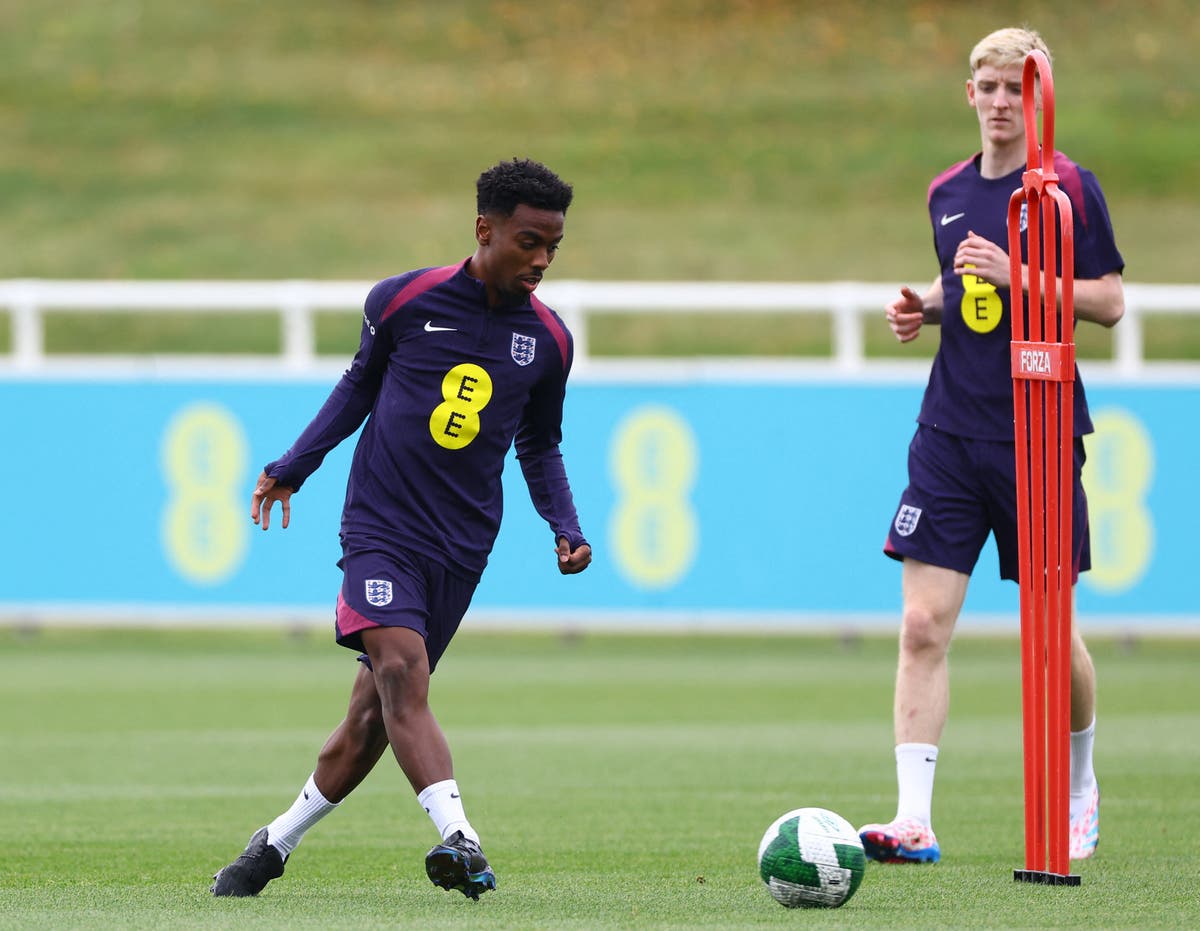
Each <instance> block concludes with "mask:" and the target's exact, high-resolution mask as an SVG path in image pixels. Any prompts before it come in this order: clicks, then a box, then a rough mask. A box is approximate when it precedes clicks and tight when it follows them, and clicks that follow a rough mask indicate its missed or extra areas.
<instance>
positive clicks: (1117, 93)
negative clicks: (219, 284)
mask: <svg viewBox="0 0 1200 931" xmlns="http://www.w3.org/2000/svg"><path fill="white" fill-rule="evenodd" d="M1009 18H1010V19H1011V20H1012V21H1028V22H1029V23H1030V24H1031V25H1033V26H1035V27H1037V28H1039V29H1040V30H1041V31H1042V32H1043V33H1044V34H1045V35H1046V37H1047V39H1048V41H1049V42H1050V45H1051V47H1052V48H1053V50H1054V52H1055V65H1054V68H1055V72H1054V73H1055V81H1056V88H1057V95H1058V119H1057V141H1058V144H1059V147H1060V148H1062V149H1064V150H1065V151H1067V152H1068V153H1069V154H1071V155H1073V156H1074V157H1075V158H1077V159H1079V160H1080V161H1081V162H1082V163H1083V164H1085V165H1087V166H1088V167H1090V168H1092V169H1093V170H1095V171H1096V173H1097V175H1098V176H1099V177H1100V179H1101V182H1102V183H1103V184H1104V188H1105V191H1106V193H1107V195H1108V199H1109V206H1110V208H1111V212H1112V216H1113V220H1114V225H1115V228H1116V231H1117V241H1118V244H1119V245H1120V247H1121V249H1122V251H1123V253H1124V255H1125V257H1126V260H1127V262H1128V268H1127V277H1128V278H1129V280H1131V281H1142V282H1190V281H1193V280H1195V277H1196V276H1195V272H1194V267H1195V262H1194V255H1193V251H1194V250H1193V243H1195V242H1196V241H1197V240H1200V198H1198V197H1197V194H1196V192H1197V191H1200V162H1198V161H1197V160H1196V158H1195V152H1196V151H1197V150H1198V149H1200V77H1198V72H1197V70H1196V68H1195V66H1194V49H1195V48H1196V46H1197V44H1200V16H1197V15H1196V13H1195V10H1194V9H1193V4H1192V3H1190V0H1155V2H1152V3H1144V4H1125V3H1120V2H1117V0H1099V2H1097V0H1086V2H1085V0H1062V2H1055V3H1049V2H1033V3H1025V4H1022V5H1020V6H1019V8H1017V9H1014V10H1013V11H1012V15H1011V16H1010V17H1009ZM1006 22H1008V20H1004V19H1003V17H1002V18H1001V19H1000V20H989V19H988V17H986V16H983V17H981V14H980V10H979V9H978V8H976V7H973V6H970V5H963V4H956V3H951V2H949V0H933V2H927V3H907V4H906V3H883V2H878V0H873V2H867V3H859V4H835V5H832V6H831V5H824V6H821V5H816V4H798V3H784V2H779V0H749V2H739V3H732V2H711V3H710V2H699V0H619V2H614V3H605V4H600V5H594V4H593V5H589V4H573V3H560V4H534V3H530V2H528V0H509V2H492V0H444V2H440V3H437V4H432V3H419V4H398V5H397V4H378V3H356V4H353V5H352V6H351V7H349V8H346V9H343V8H341V7H335V6H331V5H330V4H328V3H326V2H323V0H296V2H293V3H289V4H288V5H287V15H286V16H282V15H279V12H278V10H276V9H275V8H274V5H273V4H245V3H238V2H235V0H215V2H210V3H204V4H192V5H190V6H186V7H182V6H180V5H179V4H145V3H141V2H138V0H112V2H109V3H106V4H104V5H103V6H97V5H96V4H94V3H89V2H86V0H61V2H56V3H53V4H45V3H37V2H33V0H10V2H7V3H2V4H0V114H3V115H4V117H5V132H4V133H3V134H2V136H0V199H2V200H3V202H4V204H5V209H4V210H3V211H2V212H0V239H2V240H3V242H4V243H5V248H4V249H2V250H0V278H6V277H47V278H89V277H97V278H235V279H236V278H250V279H260V278H267V279H270V278H318V279H321V278H350V279H363V280H376V279H378V278H381V277H384V276H386V275H388V274H392V273H395V272H397V271H401V270H404V269H407V268H413V267H418V266H421V265H431V264H441V263H443V262H445V261H448V260H451V259H453V258H455V257H458V256H463V255H466V254H467V253H468V252H469V251H470V250H471V248H472V245H473V242H472V239H471V219H472V216H473V203H472V199H473V183H474V179H475V177H476V175H477V174H478V172H479V171H480V169H482V168H483V167H485V166H486V165H488V164H491V163H492V162H494V161H496V160H498V159H500V158H507V157H510V156H513V155H532V156H534V157H538V158H541V159H543V160H545V161H546V162H548V163H549V164H551V165H553V166H554V167H555V168H557V169H558V170H559V171H560V172H561V173H562V174H563V175H564V176H565V177H567V178H568V179H569V180H571V181H573V182H574V183H575V185H576V190H577V199H576V205H575V206H574V207H573V208H572V210H571V214H570V217H569V223H568V235H567V240H566V242H565V245H564V249H563V251H562V254H561V256H560V259H559V261H558V263H557V264H556V266H555V269H554V271H553V273H554V274H555V275H556V276H561V277H569V278H584V279H601V280H605V279H607V280H613V279H634V280H638V279H642V280H663V279H670V280H797V281H819V280H867V281H897V280H898V281H910V282H914V283H917V284H923V283H925V282H928V281H929V280H930V279H931V278H932V277H933V273H934V271H935V269H934V258H933V253H932V249H931V246H930V236H929V229H928V218H927V217H926V215H925V209H924V194H925V188H926V185H927V184H928V182H929V179H930V178H931V177H932V176H933V175H934V174H935V173H936V172H937V171H939V170H941V169H942V168H943V167H945V166H946V165H948V164H950V163H951V162H953V161H956V160H958V159H960V158H962V157H964V156H965V155H967V154H969V153H970V152H972V151H974V150H975V148H976V147H977V145H978V141H979V139H978V128H977V125H976V123H975V120H974V117H973V115H972V113H971V111H970V110H969V109H968V108H967V107H966V105H965V103H964V102H963V89H962V83H963V80H964V78H965V77H966V66H965V59H966V56H967V52H968V50H969V49H970V47H971V45H973V44H974V42H975V41H976V40H977V39H978V38H979V36H980V34H981V33H983V32H984V31H986V30H988V29H990V28H993V27H995V26H998V25H1002V24H1005V23H1006ZM6 316H7V315H6V314H4V313H3V312H0V352H7V351H8V350H9V349H10V346H11V337H10V334H9V321H8V320H7V319H6ZM876 329H878V330H879V334H876V335H874V336H873V337H872V347H871V353H872V354H876V355H887V356H890V355H897V354H902V355H911V354H912V351H909V350H901V351H900V352H899V353H898V352H897V348H896V347H895V346H894V345H893V344H891V343H890V341H889V338H888V336H887V334H886V332H885V329H884V327H883V326H882V323H880V325H879V326H878V327H877V328H876ZM218 331H221V332H218ZM828 331H829V325H828V322H827V321H825V320H822V319H815V320H814V319H810V318H802V319H799V320H797V321H795V322H794V323H789V324H788V326H787V328H786V330H785V331H784V332H783V333H777V332H776V331H774V330H773V331H772V336H771V340H770V342H769V343H762V344H760V343H757V342H755V341H753V340H751V341H745V340H741V339H738V338H737V337H736V336H731V334H730V333H729V332H727V329H723V328H722V326H721V324H720V323H715V324H714V323H713V322H712V321H710V320H705V321H703V322H701V323H700V324H699V325H697V324H696V322H695V321H680V320H673V319H668V320H664V319H656V318H653V317H649V318H625V319H622V320H620V321H619V322H605V321H602V322H599V323H597V324H596V325H595V332H594V333H593V334H592V335H593V342H594V344H595V346H596V349H597V351H598V352H601V353H605V352H609V351H612V352H615V353H619V354H623V353H624V352H626V351H627V348H626V347H646V351H648V352H652V353H655V354H667V355H693V354H712V353H714V352H721V353H747V354H752V355H790V354H797V355H825V354H827V352H828V348H827V347H828ZM356 332H357V330H356V328H352V329H351V335H350V337H349V338H348V339H347V338H345V337H343V336H335V337H334V338H333V339H332V342H331V343H327V344H325V345H323V347H322V349H323V351H333V352H334V353H335V354H341V353H342V352H343V351H344V350H343V348H342V347H343V346H344V345H345V344H347V343H349V344H350V348H351V349H352V348H353V344H354V339H355V335H354V334H356ZM1095 339H1096V340H1098V341H1100V342H1101V343H1105V342H1106V340H1105V338H1104V337H1103V336H1097V337H1096V338H1095ZM47 342H48V348H49V350H50V351H52V352H78V351H88V352H92V351H154V352H179V351H188V350H193V351H206V352H223V351H230V352H263V351H268V352H269V351H271V349H270V347H271V346H274V345H276V344H277V343H278V334H277V332H276V326H275V324H274V322H273V321H262V322H257V321H252V320H248V319H242V320H239V321H238V322H237V323H230V322H229V321H222V320H220V319H218V318H194V317H193V318H185V319H183V320H172V321H169V322H166V321H160V320H156V319H153V318H148V317H146V316H144V315H133V316H130V317H128V318H117V317H110V316H105V317H102V318H100V319H99V320H98V321H96V322H84V323H81V322H80V321H79V319H78V317H77V316H63V317H62V318H61V319H57V320H55V321H52V326H51V330H50V332H49V333H48V337H47ZM876 343H878V344H879V345H878V346H876ZM330 346H332V347H333V348H332V349H330ZM914 351H922V350H914ZM1147 353H1148V355H1149V356H1150V357H1151V358H1181V357H1182V358H1200V332H1196V328H1195V327H1191V328H1188V329H1186V330H1185V332H1184V333H1183V334H1182V336H1181V335H1180V334H1179V332H1178V329H1177V327H1176V326H1175V324H1174V322H1172V321H1156V322H1155V323H1154V324H1153V325H1152V326H1151V327H1150V329H1149V330H1148V333H1147ZM1082 354H1083V355H1084V356H1085V357H1086V356H1087V355H1088V349H1087V347H1086V346H1085V347H1084V348H1083V350H1082ZM1097 354H1098V355H1100V356H1103V355H1105V352H1104V351H1102V350H1097Z"/></svg>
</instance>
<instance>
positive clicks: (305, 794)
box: [304, 792, 308, 802]
mask: <svg viewBox="0 0 1200 931" xmlns="http://www.w3.org/2000/svg"><path fill="white" fill-rule="evenodd" d="M304 801H306V802H307V801H308V793H307V792H305V793H304Z"/></svg>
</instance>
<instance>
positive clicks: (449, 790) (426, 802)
mask: <svg viewBox="0 0 1200 931" xmlns="http://www.w3.org/2000/svg"><path fill="white" fill-rule="evenodd" d="M417 801H418V802H420V803H421V807H423V808H424V809H425V813H426V814H428V815H429V818H430V820H432V821H433V825H434V827H436V828H437V829H438V833H439V834H440V835H442V840H445V839H446V838H447V837H449V836H450V835H451V834H453V833H454V832H455V831H462V832H463V834H464V835H465V836H466V837H468V838H470V839H471V840H473V841H475V842H476V843H479V835H478V834H476V833H475V829H474V828H473V827H471V822H469V821H468V820H467V815H466V812H464V811H463V803H462V795H461V794H460V793H459V791H458V783H457V782H455V781H454V780H453V779H443V780H442V781H441V782H435V783H434V784H433V785H430V786H426V787H425V788H424V789H422V790H421V792H420V794H418V795H417Z"/></svg>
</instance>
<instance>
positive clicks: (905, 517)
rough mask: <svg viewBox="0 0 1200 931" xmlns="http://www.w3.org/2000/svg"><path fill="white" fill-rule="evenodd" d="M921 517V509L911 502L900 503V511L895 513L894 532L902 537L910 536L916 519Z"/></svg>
mask: <svg viewBox="0 0 1200 931" xmlns="http://www.w3.org/2000/svg"><path fill="white" fill-rule="evenodd" d="M920 519H921V509H920V508H915V507H913V506H912V505H911V504H902V505H900V513H898V514H897V515H896V524H895V526H896V533H898V534H900V536H902V537H908V536H912V532H913V531H914V530H916V529H917V521H919V520H920Z"/></svg>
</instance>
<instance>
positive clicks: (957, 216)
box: [942, 213, 966, 226]
mask: <svg viewBox="0 0 1200 931" xmlns="http://www.w3.org/2000/svg"><path fill="white" fill-rule="evenodd" d="M965 216H966V214H965V213H956V214H955V215H954V216H952V217H948V216H946V215H945V214H944V213H943V214H942V226H946V225H947V224H949V223H953V222H954V221H955V220H959V219H962V218H963V217H965Z"/></svg>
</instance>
